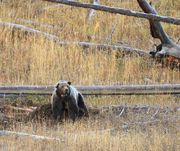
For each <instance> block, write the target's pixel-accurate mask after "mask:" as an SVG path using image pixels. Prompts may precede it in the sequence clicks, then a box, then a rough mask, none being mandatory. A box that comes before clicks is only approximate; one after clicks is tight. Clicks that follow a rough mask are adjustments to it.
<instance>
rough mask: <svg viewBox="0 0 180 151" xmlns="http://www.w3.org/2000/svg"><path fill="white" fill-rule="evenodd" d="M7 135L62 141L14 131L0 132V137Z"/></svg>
mask: <svg viewBox="0 0 180 151" xmlns="http://www.w3.org/2000/svg"><path fill="white" fill-rule="evenodd" d="M8 135H14V136H16V137H30V138H32V139H35V140H52V141H63V140H62V139H60V138H55V137H47V136H41V135H33V134H29V133H25V132H15V131H6V130H0V136H8Z"/></svg>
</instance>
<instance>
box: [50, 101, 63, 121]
mask: <svg viewBox="0 0 180 151" xmlns="http://www.w3.org/2000/svg"><path fill="white" fill-rule="evenodd" d="M52 112H53V118H54V119H55V120H57V121H62V119H63V115H64V108H63V105H62V103H61V102H59V101H57V102H54V104H53V107H52Z"/></svg>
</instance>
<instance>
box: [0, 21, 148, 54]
mask: <svg viewBox="0 0 180 151" xmlns="http://www.w3.org/2000/svg"><path fill="white" fill-rule="evenodd" d="M0 26H3V27H9V28H15V29H20V30H22V31H26V32H28V33H34V34H38V35H42V36H44V37H45V38H47V39H48V40H52V41H53V42H55V43H57V44H58V45H60V46H68V45H77V46H80V47H82V48H83V49H86V48H92V49H93V48H96V49H100V50H117V51H122V52H126V53H135V54H138V55H139V56H149V55H148V53H146V52H145V51H144V50H141V49H137V48H132V47H128V46H124V45H108V44H97V43H90V42H73V41H72V42H70V41H63V40H60V39H59V37H57V36H55V35H52V34H49V33H46V32H42V31H39V30H36V29H33V28H30V27H26V26H24V25H20V24H15V23H9V22H0Z"/></svg>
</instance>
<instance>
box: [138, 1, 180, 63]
mask: <svg viewBox="0 0 180 151" xmlns="http://www.w3.org/2000/svg"><path fill="white" fill-rule="evenodd" d="M137 1H138V3H139V6H140V7H141V8H142V10H143V11H144V12H145V13H150V14H157V11H156V10H155V9H154V8H153V7H152V6H151V5H150V4H149V3H148V2H147V1H146V0H137ZM149 23H150V31H151V35H152V37H153V38H158V39H160V41H161V44H160V45H159V46H158V47H157V48H156V50H155V51H153V52H151V54H152V56H153V57H160V58H163V57H164V56H174V57H175V58H179V59H180V45H177V44H176V43H175V42H173V41H172V40H171V39H170V38H169V36H168V35H167V34H166V32H165V31H164V30H163V28H162V25H161V24H160V23H159V21H158V20H153V19H149ZM179 62H180V61H179Z"/></svg>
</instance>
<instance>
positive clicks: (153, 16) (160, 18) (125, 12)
mask: <svg viewBox="0 0 180 151" xmlns="http://www.w3.org/2000/svg"><path fill="white" fill-rule="evenodd" d="M44 1H49V2H55V3H61V4H65V5H70V6H75V7H82V8H91V9H94V10H99V11H104V12H109V13H114V14H121V15H126V16H134V17H138V18H145V19H152V20H156V21H161V22H167V23H171V24H176V25H180V19H176V18H173V17H167V16H159V15H157V14H146V13H142V12H136V11H131V10H128V9H122V8H117V7H108V6H105V5H94V4H90V3H81V2H75V1H70V0H44Z"/></svg>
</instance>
